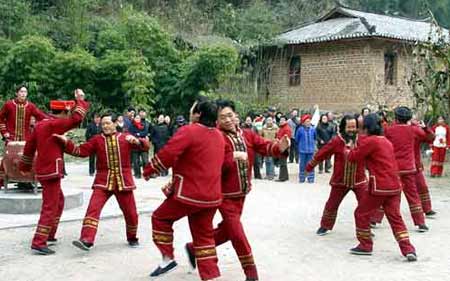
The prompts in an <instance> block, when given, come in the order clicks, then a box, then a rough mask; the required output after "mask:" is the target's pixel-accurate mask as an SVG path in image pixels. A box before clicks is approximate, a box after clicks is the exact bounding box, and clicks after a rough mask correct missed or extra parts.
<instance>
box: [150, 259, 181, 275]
mask: <svg viewBox="0 0 450 281" xmlns="http://www.w3.org/2000/svg"><path fill="white" fill-rule="evenodd" d="M177 265H178V264H177V262H176V261H171V262H170V263H169V264H168V265H166V266H165V267H160V266H158V267H157V268H156V269H155V270H154V271H153V272H152V273H150V277H156V276H161V275H163V274H166V273H168V272H170V271H172V270H174V269H175V267H177Z"/></svg>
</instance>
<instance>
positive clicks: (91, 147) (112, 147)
mask: <svg viewBox="0 0 450 281" xmlns="http://www.w3.org/2000/svg"><path fill="white" fill-rule="evenodd" d="M127 135H129V136H131V135H130V134H128V133H115V134H112V135H108V136H106V135H104V134H99V135H95V136H94V137H92V138H91V139H89V141H87V142H85V143H83V144H81V145H79V146H77V145H75V144H74V143H73V142H72V141H71V140H68V141H67V142H66V149H65V152H66V153H69V154H71V155H73V156H77V157H88V156H90V155H95V156H96V157H97V160H96V174H95V179H94V183H93V184H92V188H98V189H104V190H109V191H113V190H114V189H116V188H117V189H118V190H119V191H126V190H133V189H136V185H135V184H134V179H133V174H132V172H131V162H130V159H131V151H132V150H142V151H148V149H149V148H150V143H149V141H148V140H146V139H144V138H140V139H139V141H140V145H135V144H131V143H129V142H128V141H127V140H126V137H127Z"/></svg>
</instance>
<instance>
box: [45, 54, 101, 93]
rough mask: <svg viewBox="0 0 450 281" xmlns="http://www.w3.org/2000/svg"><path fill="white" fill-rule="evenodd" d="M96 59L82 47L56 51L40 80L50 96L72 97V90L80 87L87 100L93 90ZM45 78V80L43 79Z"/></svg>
mask: <svg viewBox="0 0 450 281" xmlns="http://www.w3.org/2000/svg"><path fill="white" fill-rule="evenodd" d="M96 70H97V60H96V59H95V57H94V56H92V55H91V54H90V53H88V52H87V51H85V50H82V49H75V50H73V51H70V52H62V51H60V52H57V54H56V56H55V57H54V59H53V60H52V61H51V62H50V64H49V66H48V68H47V69H46V71H45V72H44V76H45V77H42V79H39V80H41V81H45V80H46V81H47V83H46V84H44V86H45V88H46V90H47V92H48V93H49V95H50V96H51V98H60V99H62V98H64V99H72V98H73V94H72V93H73V90H74V89H77V88H82V89H83V90H84V91H85V92H86V94H87V98H88V99H89V100H92V99H93V98H94V97H93V96H92V95H93V94H94V92H95V80H96ZM44 79H45V80H44Z"/></svg>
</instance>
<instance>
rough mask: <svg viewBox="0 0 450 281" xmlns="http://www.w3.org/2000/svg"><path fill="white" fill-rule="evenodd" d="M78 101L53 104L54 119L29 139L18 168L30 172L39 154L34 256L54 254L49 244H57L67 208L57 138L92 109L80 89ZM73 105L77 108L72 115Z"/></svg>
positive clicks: (41, 123) (73, 126) (79, 121)
mask: <svg viewBox="0 0 450 281" xmlns="http://www.w3.org/2000/svg"><path fill="white" fill-rule="evenodd" d="M75 99H76V103H75V102H65V101H51V103H50V108H51V109H52V113H53V115H54V117H55V118H53V119H44V120H42V121H41V122H39V123H37V124H36V128H35V129H34V131H33V133H32V134H31V135H30V136H29V138H28V139H27V142H26V144H25V147H24V149H23V155H22V161H21V162H20V165H19V169H20V171H21V172H22V173H27V172H30V171H31V166H32V164H33V159H34V156H35V154H36V153H37V157H36V162H35V163H36V165H35V173H36V178H37V179H38V181H39V182H40V183H41V185H42V208H41V215H40V217H39V222H38V225H37V228H36V233H35V235H34V238H33V242H32V244H31V249H32V252H33V253H36V254H40V255H50V254H54V253H55V251H53V250H51V249H49V248H48V244H47V242H51V243H55V242H56V238H55V234H56V230H57V227H58V224H59V218H60V217H61V214H62V211H63V208H64V195H63V193H62V190H61V178H62V177H63V167H64V158H63V154H64V147H63V145H61V143H60V142H59V141H58V139H57V138H56V137H55V136H54V135H55V134H59V135H62V134H64V133H66V132H67V131H69V130H71V129H73V128H75V127H77V126H78V125H79V124H80V123H81V121H83V118H84V117H85V116H86V112H87V110H88V108H89V104H88V103H87V102H86V101H85V100H84V92H83V91H82V90H81V89H76V90H75ZM73 105H75V109H74V110H73V111H72V113H71V114H70V109H71V108H72V106H73Z"/></svg>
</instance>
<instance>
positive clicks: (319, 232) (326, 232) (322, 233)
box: [316, 227, 329, 236]
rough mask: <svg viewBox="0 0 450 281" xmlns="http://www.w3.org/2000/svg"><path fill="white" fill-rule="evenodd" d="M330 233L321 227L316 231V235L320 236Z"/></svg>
mask: <svg viewBox="0 0 450 281" xmlns="http://www.w3.org/2000/svg"><path fill="white" fill-rule="evenodd" d="M328 233H329V230H328V229H326V228H323V227H319V229H318V230H317V231H316V234H317V235H319V236H324V235H327V234H328Z"/></svg>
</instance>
